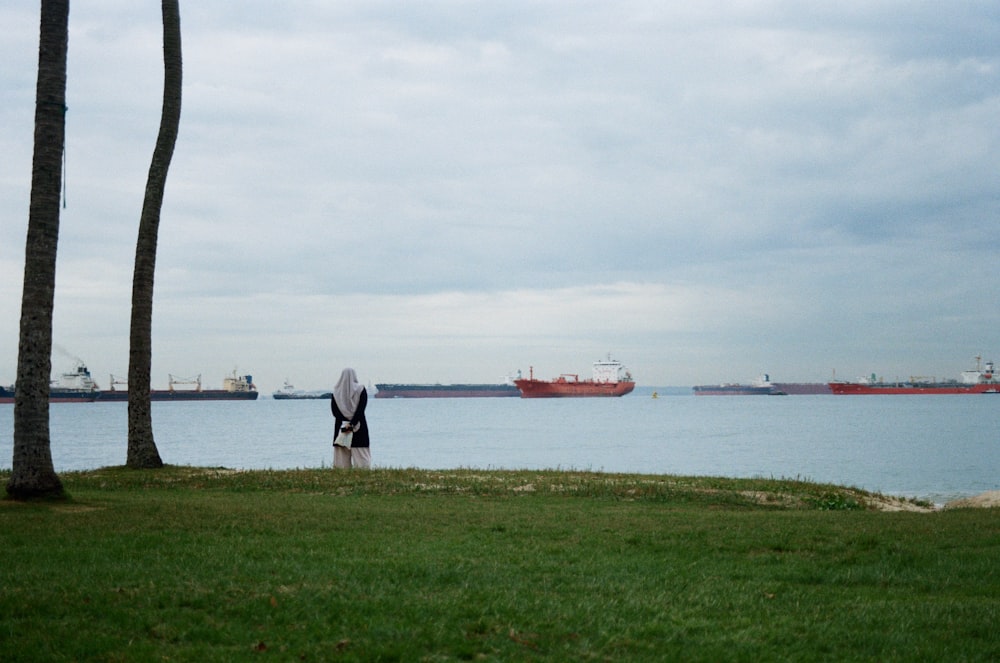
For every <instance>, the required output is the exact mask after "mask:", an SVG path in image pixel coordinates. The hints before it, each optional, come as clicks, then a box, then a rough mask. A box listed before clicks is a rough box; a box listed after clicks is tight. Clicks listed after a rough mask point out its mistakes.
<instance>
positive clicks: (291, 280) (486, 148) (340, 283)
mask: <svg viewBox="0 0 1000 663" xmlns="http://www.w3.org/2000/svg"><path fill="white" fill-rule="evenodd" d="M181 26H182V34H183V37H182V39H183V50H184V98H183V110H182V115H181V126H180V135H179V138H178V142H177V148H176V152H175V155H174V160H173V163H172V165H171V168H170V174H169V177H168V181H167V190H166V198H165V201H164V206H163V212H162V218H161V224H160V234H159V251H158V255H157V264H156V287H155V299H154V312H153V366H152V369H153V371H152V375H153V386H154V387H157V388H159V387H165V386H166V382H167V376H168V374H170V373H172V374H174V375H178V376H192V375H195V374H201V375H202V379H203V381H204V383H205V384H206V386H208V387H218V386H221V383H222V378H223V377H224V376H225V375H227V374H229V373H231V372H232V371H233V370H234V369H238V370H239V371H240V372H241V373H252V374H253V375H254V378H255V381H256V383H257V385H258V387H259V388H260V390H261V391H262V392H265V393H269V392H270V391H273V390H274V389H277V388H278V387H280V386H281V384H282V382H283V380H284V379H285V378H288V379H290V380H291V381H292V382H293V383H295V385H296V386H298V387H302V388H319V387H324V386H329V385H331V384H332V383H333V382H334V381H335V380H336V377H337V375H339V373H340V370H341V368H343V367H344V366H353V367H354V368H356V369H357V371H358V374H359V376H360V377H361V379H362V380H363V381H364V382H372V383H374V382H402V381H417V382H480V381H483V382H492V381H497V380H499V379H500V378H501V376H503V375H505V374H509V373H511V372H512V371H514V370H517V369H521V370H522V371H524V372H525V373H526V372H527V371H528V368H529V366H534V369H535V373H536V375H539V376H541V377H554V376H556V375H558V374H559V373H564V372H573V373H582V374H589V371H590V365H591V363H592V362H593V361H594V360H597V359H600V358H603V357H605V356H606V355H607V354H608V353H609V352H610V353H612V354H613V355H614V356H615V357H616V358H618V359H620V360H622V361H623V362H624V363H625V364H626V365H627V366H628V368H629V369H630V370H631V372H632V374H633V375H634V376H635V378H636V380H637V382H638V383H639V384H640V385H691V384H700V383H713V382H720V381H741V382H746V381H750V380H752V379H753V378H754V377H756V376H757V374H759V373H761V372H769V373H770V374H771V377H772V379H774V380H778V381H790V380H801V381H825V380H828V379H830V378H831V376H832V375H833V374H834V371H836V376H837V377H838V378H848V379H849V378H853V377H855V376H858V375H863V374H868V373H871V372H876V373H878V374H880V375H884V376H886V377H887V378H892V377H907V376H909V375H935V376H937V377H957V375H958V373H959V372H960V371H961V370H963V369H966V368H969V367H970V365H971V364H973V363H974V360H973V357H974V356H975V355H977V354H980V353H981V354H982V355H983V359H984V360H986V359H997V360H998V361H1000V312H998V301H1000V297H998V294H1000V292H998V291H1000V287H998V282H1000V280H998V278H997V261H998V250H997V249H998V245H1000V242H998V226H997V221H998V218H1000V214H998V212H1000V4H997V3H996V2H995V0H987V1H982V2H913V1H911V2H886V1H878V0H863V1H858V2H854V1H845V2H836V3H828V2H822V3H821V2H798V1H788V2H782V1H774V2H753V1H733V2H695V3H692V2H666V1H628V0H623V1H618V2H607V1H606V0H596V1H593V2H561V1H560V2H538V1H536V0H532V1H531V2H520V1H517V0H503V1H502V2H494V1H483V2H458V1H448V0H443V1H439V2H405V3H402V2H398V1H392V2H379V1H376V0H357V1H353V0H351V1H342V2H321V1H312V2H305V1H299V0H289V1H288V2H282V3H274V2H263V1H248V2H240V3H219V2H183V1H182V2H181ZM161 44H162V33H161V24H160V7H159V3H156V2H152V1H150V2H143V3H139V2H135V0H92V1H90V2H86V3H84V2H78V3H73V5H72V8H71V11H70V38H69V74H68V85H67V105H68V106H69V112H68V113H67V116H66V119H67V123H66V136H67V140H66V166H67V167H66V192H65V195H66V207H65V209H64V210H63V211H62V217H61V227H60V234H59V254H58V268H57V276H56V281H57V290H56V300H55V320H54V330H53V333H54V342H55V344H56V346H57V347H56V349H55V351H54V353H53V370H54V372H61V371H63V370H67V369H70V368H72V366H73V362H74V358H80V359H82V360H84V361H85V362H86V363H87V364H88V365H89V367H90V369H91V371H92V372H93V373H94V376H95V377H96V379H97V380H98V382H99V383H100V384H101V386H106V383H107V381H108V375H109V374H112V373H113V374H116V375H120V376H125V375H126V374H127V371H128V335H129V307H130V298H131V278H132V262H133V258H134V252H135V241H136V232H137V227H138V221H139V214H140V210H141V205H142V197H143V190H144V187H145V181H146V173H147V170H148V168H149V161H150V157H151V155H152V150H153V145H154V143H155V140H156V133H157V130H158V127H159V120H160V105H161V102H162V86H163V63H162V51H161V48H162V46H161ZM0 61H2V62H3V65H2V67H0V114H2V123H0V154H2V155H3V157H2V159H0V201H2V205H0V223H2V237H0V304H2V308H3V315H2V317H0V383H4V384H9V383H11V382H13V380H14V377H15V374H16V366H17V346H18V312H19V310H20V299H21V287H22V278H23V262H24V240H25V234H26V229H27V218H28V199H29V192H30V175H31V153H32V130H33V112H34V97H35V80H36V73H37V62H38V3H37V2H28V1H27V0H13V1H12V2H5V3H4V5H3V7H2V8H0Z"/></svg>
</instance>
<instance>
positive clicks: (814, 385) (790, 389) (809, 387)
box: [771, 382, 833, 396]
mask: <svg viewBox="0 0 1000 663" xmlns="http://www.w3.org/2000/svg"><path fill="white" fill-rule="evenodd" d="M771 384H772V385H774V388H775V389H777V390H778V391H781V392H784V393H786V394H788V395H789V396H819V395H825V394H832V393H833V391H831V390H830V385H829V384H828V383H826V382H772V383H771Z"/></svg>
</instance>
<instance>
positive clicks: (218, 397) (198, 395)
mask: <svg viewBox="0 0 1000 663" xmlns="http://www.w3.org/2000/svg"><path fill="white" fill-rule="evenodd" d="M167 378H168V379H167V388H166V389H153V390H151V391H150V392H149V400H151V401H253V400H257V396H258V394H257V387H256V386H255V385H254V383H253V376H252V375H237V374H236V371H233V374H232V375H230V376H228V377H226V378H225V379H223V381H222V389H202V387H201V375H199V376H197V377H195V378H175V377H174V376H173V375H168V376H167ZM116 384H122V383H121V381H118V380H115V379H114V376H112V377H111V389H106V390H103V391H101V392H99V393H100V396H99V398H98V399H97V400H99V401H102V402H104V401H127V400H128V389H115V385H116ZM179 385H194V388H193V389H175V388H174V387H176V386H179Z"/></svg>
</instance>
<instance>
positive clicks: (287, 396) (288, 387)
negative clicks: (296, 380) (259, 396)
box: [271, 379, 333, 401]
mask: <svg viewBox="0 0 1000 663" xmlns="http://www.w3.org/2000/svg"><path fill="white" fill-rule="evenodd" d="M271 397H272V398H273V399H274V400H276V401H285V400H299V399H310V398H313V399H315V398H333V392H329V391H309V390H306V389H296V388H295V385H293V384H292V383H291V382H289V381H288V380H287V379H286V380H285V384H284V385H283V386H282V387H281V389H278V390H276V391H275V392H273V393H272V394H271Z"/></svg>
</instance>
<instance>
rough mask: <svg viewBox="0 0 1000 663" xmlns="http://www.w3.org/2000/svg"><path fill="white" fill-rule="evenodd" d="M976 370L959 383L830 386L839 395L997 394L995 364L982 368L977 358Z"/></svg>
mask: <svg viewBox="0 0 1000 663" xmlns="http://www.w3.org/2000/svg"><path fill="white" fill-rule="evenodd" d="M975 359H976V368H975V369H973V370H968V371H962V373H961V375H960V376H959V379H958V380H944V381H937V380H935V379H933V378H922V377H911V378H910V379H909V380H908V381H906V382H885V381H883V380H881V379H878V378H876V377H875V374H874V373H873V374H872V375H871V376H870V377H867V378H861V379H860V380H858V381H857V382H831V383H829V384H830V390H831V391H832V392H833V393H834V394H837V395H841V396H848V395H857V394H862V395H870V394H874V395H879V394H890V395H896V394H904V395H918V394H997V393H1000V381H998V380H997V377H996V374H995V373H994V372H993V362H992V361H988V362H986V365H985V367H983V366H982V365H981V363H980V362H981V361H982V357H976V358H975Z"/></svg>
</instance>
